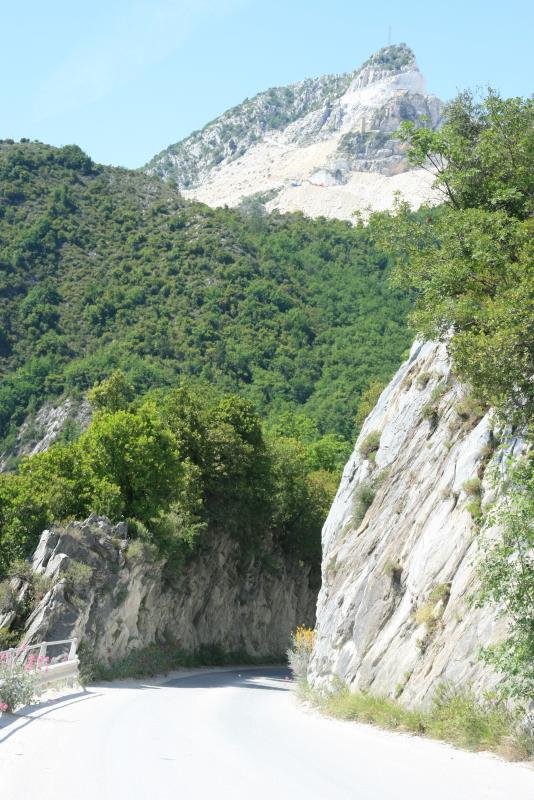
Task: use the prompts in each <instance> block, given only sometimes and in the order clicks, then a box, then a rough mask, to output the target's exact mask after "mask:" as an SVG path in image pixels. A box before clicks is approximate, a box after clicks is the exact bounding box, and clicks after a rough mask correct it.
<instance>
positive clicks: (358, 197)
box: [146, 45, 442, 219]
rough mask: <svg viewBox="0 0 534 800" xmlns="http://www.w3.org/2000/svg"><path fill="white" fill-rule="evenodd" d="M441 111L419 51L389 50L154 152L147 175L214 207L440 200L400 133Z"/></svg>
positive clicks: (436, 119)
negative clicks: (408, 156)
mask: <svg viewBox="0 0 534 800" xmlns="http://www.w3.org/2000/svg"><path fill="white" fill-rule="evenodd" d="M441 110H442V105H441V103H440V101H439V100H438V99H437V98H436V97H434V96H432V95H429V94H428V93H427V91H426V87H425V80H424V78H423V76H422V74H421V73H420V71H419V69H418V67H417V64H416V61H415V56H414V54H413V52H412V51H411V50H410V48H408V47H407V46H406V45H393V46H390V47H385V48H383V49H382V50H380V51H378V52H377V53H375V55H373V56H372V57H371V58H370V59H369V60H368V61H367V62H366V63H365V64H364V65H363V66H362V67H361V68H360V69H358V70H356V71H355V72H353V73H348V74H345V75H327V76H322V77H320V78H315V79H309V80H305V81H302V82H301V83H297V84H294V85H292V86H287V87H282V88H276V89H270V90H269V91H267V92H262V93H261V94H259V95H257V96H256V97H254V98H252V99H251V100H248V99H247V100H245V101H244V102H243V103H242V104H241V105H239V106H236V107H235V108H232V109H230V110H229V111H227V112H225V113H224V114H223V115H222V116H220V117H218V118H217V119H216V120H214V121H213V122H211V123H209V124H208V125H207V126H206V127H205V128H203V129H202V130H201V131H198V132H196V133H193V134H192V135H191V136H189V137H188V138H187V139H184V140H183V141H182V142H179V143H178V144H175V145H171V146H170V147H169V148H167V149H166V150H164V151H163V152H162V153H160V154H159V155H157V156H155V157H154V158H153V159H152V161H151V162H150V163H149V164H148V165H147V167H146V170H147V171H148V172H150V173H154V174H158V175H160V176H162V177H164V178H166V179H173V180H175V181H176V183H177V185H178V187H179V188H180V189H181V191H182V192H183V194H184V195H185V196H186V197H189V198H194V199H197V200H200V201H202V202H204V203H207V204H208V205H211V206H222V205H228V206H237V205H240V204H244V205H245V206H250V205H251V204H252V205H256V206H260V207H263V208H265V209H267V210H268V211H272V210H274V209H277V210H279V211H302V212H304V213H305V214H307V215H309V216H327V217H339V218H342V219H351V218H353V215H354V213H355V212H357V211H360V212H365V211H366V210H367V209H373V210H379V209H385V208H390V207H391V206H392V204H393V202H394V197H395V195H396V193H398V192H400V194H401V195H402V196H403V197H404V199H406V200H407V201H408V202H410V203H411V204H412V205H413V206H414V207H417V206H419V205H421V203H423V202H434V201H435V200H436V199H437V198H436V195H435V193H434V192H433V191H432V188H431V184H432V180H433V178H432V175H430V174H429V173H428V172H425V171H424V170H420V169H418V170H413V169H410V166H409V164H408V162H407V159H406V154H405V148H404V145H403V144H402V143H401V142H400V140H399V138H398V135H397V129H398V127H399V125H400V123H401V122H403V121H404V120H412V121H415V122H419V123H420V124H424V125H427V126H429V127H431V128H436V127H437V126H438V125H439V123H440V118H441Z"/></svg>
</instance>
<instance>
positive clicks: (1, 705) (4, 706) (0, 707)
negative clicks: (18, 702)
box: [0, 700, 7, 712]
mask: <svg viewBox="0 0 534 800" xmlns="http://www.w3.org/2000/svg"><path fill="white" fill-rule="evenodd" d="M2 711H7V703H4V701H3V700H0V712H2Z"/></svg>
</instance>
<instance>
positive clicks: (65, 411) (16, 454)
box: [0, 397, 91, 472]
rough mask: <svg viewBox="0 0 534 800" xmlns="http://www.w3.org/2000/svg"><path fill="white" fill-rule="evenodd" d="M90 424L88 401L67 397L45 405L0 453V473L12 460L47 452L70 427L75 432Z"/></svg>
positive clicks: (26, 422)
mask: <svg viewBox="0 0 534 800" xmlns="http://www.w3.org/2000/svg"><path fill="white" fill-rule="evenodd" d="M90 421H91V406H90V405H89V402H88V401H87V400H85V399H84V400H74V399H73V398H72V397H67V398H65V399H64V400H61V401H59V402H56V403H52V402H47V403H44V405H42V406H41V408H40V409H39V410H38V411H37V413H36V414H34V415H31V416H29V417H28V418H27V419H26V420H25V421H24V422H23V424H22V425H21V426H20V430H19V432H18V435H17V438H16V440H15V443H14V445H13V446H12V447H11V448H10V450H9V451H7V452H4V453H1V454H0V472H2V471H3V470H5V469H8V468H9V465H10V462H12V461H13V459H18V458H20V457H21V456H33V455H35V454H36V453H42V452H43V451H44V450H48V448H49V447H50V445H52V444H53V443H54V442H55V441H56V440H57V439H58V438H59V437H60V436H61V434H62V433H64V432H65V428H66V427H67V426H68V425H70V426H72V428H73V431H74V432H81V431H84V430H85V429H86V428H87V426H88V425H89V423H90Z"/></svg>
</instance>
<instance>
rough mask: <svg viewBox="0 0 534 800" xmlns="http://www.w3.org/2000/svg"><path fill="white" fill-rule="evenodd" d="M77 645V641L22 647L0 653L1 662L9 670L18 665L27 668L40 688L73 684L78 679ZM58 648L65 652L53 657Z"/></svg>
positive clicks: (64, 640)
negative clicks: (58, 684) (56, 684)
mask: <svg viewBox="0 0 534 800" xmlns="http://www.w3.org/2000/svg"><path fill="white" fill-rule="evenodd" d="M76 645H77V640H76V639H59V640H57V641H54V642H39V644H31V645H21V646H20V647H12V648H10V649H9V650H4V651H2V652H0V661H2V662H3V663H4V664H5V665H6V666H7V667H8V669H9V667H10V666H14V665H16V664H20V665H23V666H25V667H26V669H28V671H30V672H32V673H33V674H34V678H35V682H36V684H37V685H38V686H39V687H40V688H43V687H45V686H49V685H52V684H54V683H59V682H61V683H63V682H65V683H69V684H72V683H74V682H75V681H76V680H77V679H78V666H79V660H78V656H77V655H76ZM58 648H62V649H63V652H60V653H59V654H56V655H53V650H54V649H58Z"/></svg>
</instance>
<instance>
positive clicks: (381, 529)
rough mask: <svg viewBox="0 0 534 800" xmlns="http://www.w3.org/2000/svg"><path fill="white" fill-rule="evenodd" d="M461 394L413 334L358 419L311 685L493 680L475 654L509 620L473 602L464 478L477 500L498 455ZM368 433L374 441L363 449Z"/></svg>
mask: <svg viewBox="0 0 534 800" xmlns="http://www.w3.org/2000/svg"><path fill="white" fill-rule="evenodd" d="M464 396H465V390H464V388H463V387H462V386H461V385H460V384H459V383H458V382H457V380H456V379H455V378H454V377H453V375H452V374H451V368H450V362H449V359H448V356H447V352H446V348H445V346H444V345H443V344H436V343H434V342H428V343H424V344H423V343H421V342H416V343H415V344H414V346H413V348H412V351H411V354H410V357H409V359H408V360H407V361H406V362H405V363H404V364H403V365H402V367H401V368H400V369H399V371H398V372H397V374H396V375H395V377H394V378H393V380H392V381H391V383H390V384H389V386H388V387H387V388H386V389H385V390H384V391H383V393H382V395H381V396H380V398H379V400H378V403H377V405H376V407H375V409H374V410H373V411H372V413H371V414H370V415H369V417H368V418H367V420H366V421H365V424H364V426H363V428H362V430H361V433H360V436H359V438H358V441H357V443H356V447H355V450H354V453H353V454H352V456H351V458H350V460H349V462H348V464H347V466H346V468H345V470H344V473H343V478H342V481H341V484H340V486H339V490H338V493H337V495H336V498H335V500H334V503H333V505H332V508H331V511H330V514H329V516H328V519H327V521H326V523H325V526H324V529H323V565H322V588H321V591H320V594H319V599H318V606H317V644H316V647H315V651H314V654H313V658H312V661H311V665H310V671H309V679H310V681H311V683H312V684H313V685H314V686H317V687H325V686H328V685H330V684H331V682H332V679H333V677H334V676H338V677H340V678H341V679H343V680H344V681H346V682H347V684H348V685H349V686H350V687H351V688H353V689H367V688H369V689H371V690H372V691H373V692H376V693H380V694H387V695H390V696H400V698H401V700H402V701H403V702H406V703H408V704H423V705H424V704H425V703H426V702H428V701H429V699H430V697H431V696H432V693H433V691H434V690H435V688H436V686H437V685H438V684H439V683H440V682H443V681H450V682H453V683H454V684H456V685H469V684H470V685H472V686H473V687H474V688H475V689H476V690H484V689H488V688H491V687H493V686H494V685H495V684H496V682H497V681H498V676H497V675H496V674H495V673H493V672H492V670H491V669H490V668H488V667H487V666H485V665H483V664H482V663H481V661H480V660H479V659H478V657H477V652H478V650H479V648H480V647H481V646H484V645H487V644H489V643H491V642H494V641H498V640H499V639H500V638H502V636H503V634H504V632H505V629H506V620H505V619H504V618H503V617H502V616H499V614H498V610H497V609H495V608H491V607H484V608H473V606H472V605H470V603H469V598H470V596H471V595H472V593H473V591H474V590H475V589H476V562H477V558H478V557H479V552H478V528H477V526H476V524H475V523H474V520H473V517H472V514H471V513H470V511H469V508H468V507H469V504H470V502H472V501H473V497H472V496H470V495H469V492H468V491H467V490H466V489H468V487H466V481H468V480H470V479H472V478H476V477H478V478H481V479H482V499H484V494H485V493H486V492H489V491H490V485H489V479H488V478H485V477H484V475H485V472H486V467H487V465H488V461H489V460H490V458H492V459H493V463H496V460H497V459H502V458H504V456H503V455H502V454H501V455H500V456H497V455H493V456H491V453H492V451H493V433H492V415H491V413H487V414H486V415H485V416H483V417H482V418H481V419H477V418H476V415H472V416H470V417H468V418H467V419H466V418H462V417H461V416H460V415H459V413H458V403H459V401H461V400H462V399H463V398H464ZM460 410H462V409H460ZM465 416H466V414H465V412H464V417H465ZM372 432H378V433H379V434H380V445H379V447H378V450H377V451H376V453H375V454H374V456H371V459H369V458H367V457H366V456H365V455H364V454H363V452H362V451H365V449H366V447H365V443H366V440H367V437H368V436H369V434H370V433H372ZM511 447H512V448H514V447H515V448H517V447H518V444H517V442H512V443H511ZM373 461H374V463H373ZM489 472H490V470H488V471H487V472H486V474H489ZM369 489H373V490H374V491H375V492H376V493H375V496H374V499H373V500H372V502H371V504H370V506H369V507H368V508H367V510H366V511H365V505H366V504H365V503H363V504H362V501H361V497H362V490H367V492H368V490H369ZM369 499H370V496H369V494H368V497H367V502H368V501H369ZM422 609H423V611H426V614H427V623H426V624H425V622H424V621H423V618H424V613H422V611H421V610H422ZM418 610H419V614H418V615H417V612H418Z"/></svg>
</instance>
